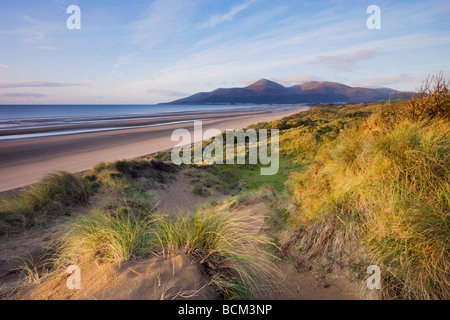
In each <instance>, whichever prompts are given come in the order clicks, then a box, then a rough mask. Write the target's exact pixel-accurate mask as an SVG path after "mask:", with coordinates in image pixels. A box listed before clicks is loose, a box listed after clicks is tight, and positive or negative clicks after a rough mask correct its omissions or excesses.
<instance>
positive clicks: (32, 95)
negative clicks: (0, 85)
mask: <svg viewBox="0 0 450 320" xmlns="http://www.w3.org/2000/svg"><path fill="white" fill-rule="evenodd" d="M0 96H2V97H11V98H44V97H47V95H45V94H42V93H31V92H15V93H2V94H0Z"/></svg>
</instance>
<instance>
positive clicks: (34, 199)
mask: <svg viewBox="0 0 450 320" xmlns="http://www.w3.org/2000/svg"><path fill="white" fill-rule="evenodd" d="M89 197H90V186H89V183H88V181H87V180H85V179H84V178H83V177H82V176H80V175H78V174H71V173H68V172H64V171H60V172H56V173H53V174H49V175H47V176H46V177H44V178H43V179H42V180H41V181H40V182H38V183H37V184H35V185H32V186H31V187H28V188H26V189H24V190H22V191H19V192H17V193H11V194H5V195H3V196H2V198H1V199H0V221H1V224H0V225H2V226H3V228H2V229H1V231H3V232H8V231H12V230H14V229H16V228H20V227H26V226H31V225H34V224H35V223H37V222H38V221H39V220H42V219H44V218H45V217H46V216H48V215H53V214H57V215H58V214H59V215H63V214H64V213H65V212H66V210H67V208H68V207H72V206H75V205H80V204H81V205H87V204H88V202H89Z"/></svg>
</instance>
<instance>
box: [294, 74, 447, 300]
mask: <svg viewBox="0 0 450 320" xmlns="http://www.w3.org/2000/svg"><path fill="white" fill-rule="evenodd" d="M439 83H442V81H440V82H439ZM438 89H439V92H440V93H439V92H437V91H436V92H435V93H434V95H441V94H442V92H444V93H445V92H447V93H445V95H446V96H444V97H440V98H439V99H440V101H447V104H446V105H445V104H443V105H441V106H440V107H439V108H440V109H439V110H440V111H439V112H435V111H434V110H435V109H436V107H435V106H434V105H432V106H430V109H432V110H426V106H427V103H428V102H429V100H430V99H432V97H433V95H429V94H427V95H423V96H422V99H424V100H425V101H417V100H415V101H413V102H411V101H404V102H398V103H395V105H381V106H380V107H379V108H378V110H377V111H376V112H374V113H373V114H372V115H371V116H370V117H369V118H367V119H365V120H360V121H359V122H355V123H351V125H347V126H346V127H345V128H344V129H343V130H342V131H341V132H340V134H339V136H338V137H337V138H336V139H335V140H332V141H329V142H327V143H322V144H321V145H320V147H319V148H318V149H317V151H316V152H315V153H314V156H313V157H312V160H311V161H310V165H309V166H308V167H307V169H306V170H303V171H302V172H298V173H293V174H292V175H291V178H290V179H289V182H288V189H289V191H290V194H291V196H292V200H293V206H292V208H291V216H293V217H294V220H295V223H294V227H293V228H294V229H297V230H299V231H298V232H297V233H296V234H297V237H298V239H299V240H298V241H296V245H297V247H299V248H301V254H300V256H301V257H302V259H306V260H307V261H319V262H320V263H324V261H328V263H330V264H332V263H335V262H338V263H339V264H341V265H342V264H343V265H347V266H348V267H349V268H352V267H355V266H358V265H359V266H362V265H366V266H367V264H369V263H370V264H376V265H379V266H380V267H381V270H382V275H383V290H382V291H381V292H379V294H380V297H382V298H386V299H448V298H449V297H450V280H449V279H450V277H449V274H450V273H449V272H450V258H449V257H450V206H449V204H450V202H449V197H450V181H449V180H450V179H449V177H450V123H449V122H448V120H447V114H446V112H448V110H450V109H449V108H450V104H449V102H448V101H450V100H449V99H448V98H449V94H448V90H446V89H443V88H442V87H439V88H436V90H438ZM414 99H418V98H414ZM411 103H413V104H416V105H420V107H421V110H419V111H417V112H416V113H414V112H411V110H410V108H411ZM417 114H421V115H422V116H419V117H418V116H417ZM425 115H426V116H425ZM360 270H361V272H364V271H363V270H362V269H360Z"/></svg>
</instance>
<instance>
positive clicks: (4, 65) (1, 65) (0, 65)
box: [0, 63, 9, 70]
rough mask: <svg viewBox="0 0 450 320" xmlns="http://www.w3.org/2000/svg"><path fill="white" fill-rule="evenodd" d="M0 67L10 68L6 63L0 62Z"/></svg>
mask: <svg viewBox="0 0 450 320" xmlns="http://www.w3.org/2000/svg"><path fill="white" fill-rule="evenodd" d="M0 68H2V69H7V70H9V67H8V66H7V65H6V64H1V63H0Z"/></svg>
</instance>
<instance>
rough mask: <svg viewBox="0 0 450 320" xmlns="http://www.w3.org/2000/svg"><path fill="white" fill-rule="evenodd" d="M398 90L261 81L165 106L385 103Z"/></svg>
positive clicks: (316, 82) (219, 90) (223, 89)
mask: <svg viewBox="0 0 450 320" xmlns="http://www.w3.org/2000/svg"><path fill="white" fill-rule="evenodd" d="M394 93H400V92H399V91H396V90H393V89H390V88H375V89H373V88H362V87H351V86H348V85H345V84H342V83H338V82H330V81H310V82H305V83H302V84H299V85H294V86H291V87H285V86H283V85H281V84H279V83H277V82H275V81H272V80H269V79H266V78H263V79H260V80H258V81H256V82H255V83H252V84H250V85H248V86H246V87H242V88H218V89H216V90H214V91H211V92H199V93H196V94H194V95H191V96H189V97H186V98H183V99H178V100H175V101H172V102H169V103H164V104H187V105H189V104H200V105H209V104H211V105H214V104H249V103H255V104H299V103H362V102H377V101H387V100H389V98H390V97H391V95H392V94H394Z"/></svg>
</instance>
